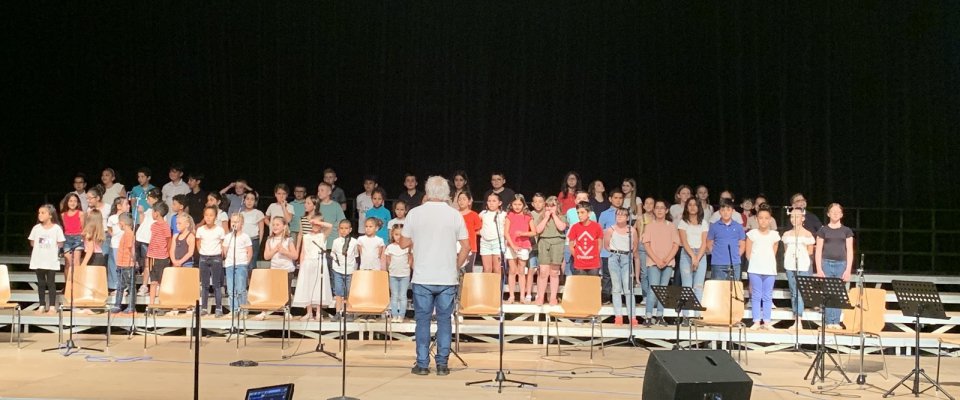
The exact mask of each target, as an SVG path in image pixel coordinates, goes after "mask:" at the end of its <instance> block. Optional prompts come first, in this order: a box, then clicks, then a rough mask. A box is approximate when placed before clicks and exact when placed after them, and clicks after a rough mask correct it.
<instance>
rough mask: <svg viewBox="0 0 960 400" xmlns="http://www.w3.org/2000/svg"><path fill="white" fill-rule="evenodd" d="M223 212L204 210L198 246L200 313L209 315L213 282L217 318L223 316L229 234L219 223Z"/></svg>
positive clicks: (213, 207)
mask: <svg viewBox="0 0 960 400" xmlns="http://www.w3.org/2000/svg"><path fill="white" fill-rule="evenodd" d="M220 212H223V211H220V209H218V208H217V207H216V206H207V207H206V208H204V210H203V225H201V226H200V227H198V228H197V234H196V236H197V246H198V247H199V249H198V252H199V253H200V283H201V284H200V293H201V295H200V300H201V302H200V306H201V307H203V309H202V310H201V311H200V313H201V314H202V315H206V314H207V285H208V284H210V283H211V280H212V281H213V298H214V301H216V304H215V306H214V307H215V308H214V309H213V310H214V316H215V318H220V317H222V316H223V238H224V236H226V235H227V233H226V232H225V231H224V230H223V226H221V225H220V224H218V223H217V214H218V213H220Z"/></svg>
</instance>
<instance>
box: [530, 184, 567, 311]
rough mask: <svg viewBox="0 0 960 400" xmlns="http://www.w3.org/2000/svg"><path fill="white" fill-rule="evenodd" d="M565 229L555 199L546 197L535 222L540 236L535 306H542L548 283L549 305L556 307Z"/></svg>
mask: <svg viewBox="0 0 960 400" xmlns="http://www.w3.org/2000/svg"><path fill="white" fill-rule="evenodd" d="M566 229H567V222H566V220H565V219H564V217H562V214H561V212H560V203H559V201H557V197H556V196H550V197H548V198H547V200H546V201H545V202H544V211H543V214H542V215H541V216H540V220H539V221H538V222H537V233H538V234H539V235H540V239H539V240H538V241H537V254H538V257H539V261H540V268H539V270H540V271H539V273H540V276H539V278H537V281H538V282H540V283H539V284H540V285H541V286H540V289H538V290H537V301H536V304H537V305H543V301H544V297H545V295H546V293H547V290H546V287H547V283H548V282H549V285H550V305H551V306H555V305H557V290H558V289H559V288H560V266H561V265H563V251H564V250H563V249H564V237H563V231H564V230H566Z"/></svg>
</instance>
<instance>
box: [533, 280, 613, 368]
mask: <svg viewBox="0 0 960 400" xmlns="http://www.w3.org/2000/svg"><path fill="white" fill-rule="evenodd" d="M600 307H601V303H600V277H599V276H586V275H574V276H568V277H567V282H566V283H565V284H564V286H563V298H562V299H561V300H560V311H555V312H551V311H548V312H547V343H546V344H547V355H548V356H549V355H550V318H551V317H552V318H553V320H554V329H555V330H556V332H557V351H558V352H559V353H560V355H563V353H562V352H560V322H559V318H583V319H586V318H589V319H590V359H591V360H592V359H593V337H594V336H593V332H594V328H595V327H596V326H597V325H600V352H601V353H602V352H603V324H600Z"/></svg>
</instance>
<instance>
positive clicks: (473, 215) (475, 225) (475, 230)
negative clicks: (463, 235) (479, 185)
mask: <svg viewBox="0 0 960 400" xmlns="http://www.w3.org/2000/svg"><path fill="white" fill-rule="evenodd" d="M472 205H473V194H471V193H470V191H469V190H464V191H462V192H460V194H458V195H457V208H458V209H459V210H460V215H462V216H463V223H464V224H466V225H467V237H468V238H469V239H470V253H469V254H468V255H467V261H466V263H464V264H465V265H463V266H461V269H463V270H464V271H465V272H473V267H474V265H476V262H477V250H478V249H477V235H478V234H479V233H480V228H481V227H482V226H483V223H482V222H481V221H480V215H479V214H477V212H476V211H473V210H472V209H470V206H472Z"/></svg>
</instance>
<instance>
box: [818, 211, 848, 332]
mask: <svg viewBox="0 0 960 400" xmlns="http://www.w3.org/2000/svg"><path fill="white" fill-rule="evenodd" d="M827 221H828V222H827V224H826V225H824V226H822V227H820V230H818V231H817V250H816V257H814V260H816V262H817V276H819V277H821V278H822V277H829V278H841V279H843V281H844V282H846V281H847V280H849V279H850V268H851V266H852V265H853V230H851V229H850V228H848V227H847V226H845V225H843V207H841V206H840V205H839V204H837V203H831V204H830V205H828V206H827ZM826 318H827V329H840V309H839V308H827V315H826Z"/></svg>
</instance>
